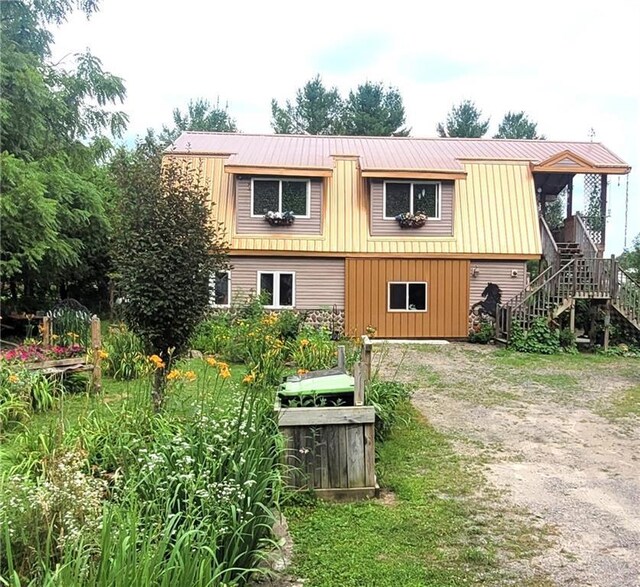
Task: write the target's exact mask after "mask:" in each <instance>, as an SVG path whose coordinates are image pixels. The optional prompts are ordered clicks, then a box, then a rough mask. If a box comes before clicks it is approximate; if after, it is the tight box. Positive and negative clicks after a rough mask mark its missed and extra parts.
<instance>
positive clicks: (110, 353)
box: [102, 324, 147, 381]
mask: <svg viewBox="0 0 640 587" xmlns="http://www.w3.org/2000/svg"><path fill="white" fill-rule="evenodd" d="M102 346H103V348H104V353H105V355H106V356H105V357H104V360H103V362H102V368H103V372H104V374H105V375H107V376H109V377H113V378H114V379H115V380H116V381H128V380H130V379H136V378H137V377H140V376H141V375H143V374H144V373H145V372H146V370H147V360H146V352H145V350H146V349H145V347H144V343H143V342H142V340H141V339H140V337H139V336H138V335H137V334H136V333H135V332H132V331H131V330H129V329H128V328H127V326H126V325H125V324H114V325H111V326H110V327H109V330H108V332H107V335H106V336H105V338H104V342H103V345H102Z"/></svg>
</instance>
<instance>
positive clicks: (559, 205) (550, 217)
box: [544, 194, 566, 230]
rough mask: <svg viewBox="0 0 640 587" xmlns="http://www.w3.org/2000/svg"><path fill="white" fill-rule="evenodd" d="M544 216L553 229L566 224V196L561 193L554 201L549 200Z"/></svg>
mask: <svg viewBox="0 0 640 587" xmlns="http://www.w3.org/2000/svg"><path fill="white" fill-rule="evenodd" d="M545 207H546V209H545V213H544V218H545V220H546V221H547V224H548V225H549V228H550V229H551V230H556V229H558V228H560V227H561V226H562V225H563V224H564V217H565V211H566V203H565V198H564V197H563V196H562V195H561V194H559V195H558V197H557V198H556V199H555V200H554V201H553V202H547V203H546V204H545Z"/></svg>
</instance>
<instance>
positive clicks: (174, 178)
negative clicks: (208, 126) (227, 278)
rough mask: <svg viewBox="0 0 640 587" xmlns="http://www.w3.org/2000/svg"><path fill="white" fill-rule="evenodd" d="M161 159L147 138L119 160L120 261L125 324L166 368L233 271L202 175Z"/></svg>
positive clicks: (116, 164)
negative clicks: (214, 288)
mask: <svg viewBox="0 0 640 587" xmlns="http://www.w3.org/2000/svg"><path fill="white" fill-rule="evenodd" d="M161 159H162V152H161V148H160V147H159V146H158V144H157V143H156V142H155V141H153V140H152V139H151V138H150V137H148V138H147V141H145V142H141V143H139V144H138V146H137V147H136V149H135V150H134V152H133V153H126V152H120V153H119V154H118V157H117V158H116V159H115V160H114V162H113V172H114V174H115V175H116V177H117V178H118V182H119V185H120V186H121V189H122V191H123V194H124V195H123V198H122V200H121V202H120V222H119V225H118V227H117V232H116V238H115V252H114V255H115V261H116V267H117V271H118V274H119V279H118V283H117V286H118V291H119V293H120V295H121V296H122V297H123V299H124V300H125V301H124V303H123V315H124V319H125V322H126V323H127V324H128V325H129V326H131V327H132V328H133V329H134V330H135V332H136V333H138V334H139V335H140V337H141V338H142V340H143V341H144V342H145V344H146V345H148V347H149V349H150V350H151V351H153V352H155V353H157V354H158V355H160V356H161V357H162V358H163V360H164V361H165V362H167V359H168V356H169V349H173V350H174V352H175V353H176V355H179V354H180V353H181V352H183V351H184V350H185V347H186V345H187V342H188V341H189V337H190V336H191V334H192V333H193V331H194V329H195V327H196V326H197V324H198V323H199V321H200V320H201V319H202V317H203V316H204V313H205V311H206V310H207V309H208V307H209V300H210V277H211V275H212V274H214V273H215V272H216V271H219V270H221V269H225V268H226V267H227V261H226V252H227V249H226V243H225V242H224V241H223V229H222V227H221V225H219V224H218V225H215V226H214V225H212V224H211V223H210V220H209V218H210V212H209V209H208V207H207V205H206V197H207V193H208V192H207V188H206V186H205V185H204V183H203V182H202V181H201V179H200V176H199V174H198V172H197V170H196V169H193V168H192V167H191V164H190V163H187V162H184V161H182V162H181V161H179V160H177V159H175V158H173V157H168V158H166V159H165V161H164V163H162V161H161ZM162 375H163V373H160V374H159V379H158V381H157V385H156V394H157V399H158V400H159V401H161V400H160V396H161V391H162V390H161V387H162Z"/></svg>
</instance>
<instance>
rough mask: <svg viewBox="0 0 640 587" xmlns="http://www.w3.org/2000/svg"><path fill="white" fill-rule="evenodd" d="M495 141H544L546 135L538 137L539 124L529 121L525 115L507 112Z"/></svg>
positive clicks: (522, 112) (521, 112)
mask: <svg viewBox="0 0 640 587" xmlns="http://www.w3.org/2000/svg"><path fill="white" fill-rule="evenodd" d="M493 138H494V139H544V138H545V136H544V135H538V124H537V123H536V122H533V121H532V120H530V119H529V117H528V116H527V115H526V114H525V113H524V111H522V110H521V111H520V112H507V113H506V114H505V115H504V118H503V119H502V122H501V123H500V125H499V126H498V132H497V134H496V135H494V137H493Z"/></svg>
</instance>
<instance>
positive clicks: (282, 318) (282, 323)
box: [276, 310, 307, 341]
mask: <svg viewBox="0 0 640 587" xmlns="http://www.w3.org/2000/svg"><path fill="white" fill-rule="evenodd" d="M306 317H307V316H306V313H304V312H297V311H296V310H280V312H278V322H277V323H276V328H277V329H278V335H279V336H280V337H281V338H282V339H283V340H285V341H287V340H292V339H294V338H296V336H298V333H299V332H300V328H301V327H302V325H303V324H304V321H305V319H306Z"/></svg>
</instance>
